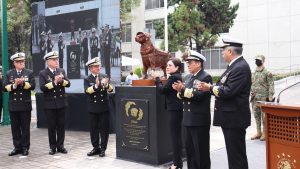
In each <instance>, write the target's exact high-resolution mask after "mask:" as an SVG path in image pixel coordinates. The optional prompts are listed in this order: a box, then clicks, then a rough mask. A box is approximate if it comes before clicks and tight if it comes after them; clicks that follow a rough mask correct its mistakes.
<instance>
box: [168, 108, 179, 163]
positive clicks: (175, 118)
mask: <svg viewBox="0 0 300 169" xmlns="http://www.w3.org/2000/svg"><path fill="white" fill-rule="evenodd" d="M168 113H169V114H170V124H169V125H170V129H171V131H170V133H171V140H172V148H173V164H174V165H175V166H177V167H182V132H181V131H182V109H181V110H168Z"/></svg>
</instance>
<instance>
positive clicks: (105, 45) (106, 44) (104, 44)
mask: <svg viewBox="0 0 300 169" xmlns="http://www.w3.org/2000/svg"><path fill="white" fill-rule="evenodd" d="M111 38H112V33H111V30H109V25H107V24H106V25H105V27H104V32H103V34H102V37H101V48H102V50H103V55H104V56H101V57H102V58H104V66H105V73H106V74H107V76H108V77H109V78H110V50H111Z"/></svg>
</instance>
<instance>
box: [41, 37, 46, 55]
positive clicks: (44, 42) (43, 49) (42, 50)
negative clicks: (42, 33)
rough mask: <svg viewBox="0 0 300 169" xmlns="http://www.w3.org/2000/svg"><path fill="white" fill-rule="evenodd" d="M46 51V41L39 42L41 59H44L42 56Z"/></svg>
mask: <svg viewBox="0 0 300 169" xmlns="http://www.w3.org/2000/svg"><path fill="white" fill-rule="evenodd" d="M46 50H47V45H46V41H45V40H41V41H40V52H41V54H42V55H43V56H42V57H44V55H45V54H46Z"/></svg>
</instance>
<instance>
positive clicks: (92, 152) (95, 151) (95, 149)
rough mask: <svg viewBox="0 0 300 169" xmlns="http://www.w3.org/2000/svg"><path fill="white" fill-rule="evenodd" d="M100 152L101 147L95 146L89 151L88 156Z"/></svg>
mask: <svg viewBox="0 0 300 169" xmlns="http://www.w3.org/2000/svg"><path fill="white" fill-rule="evenodd" d="M98 154H100V148H94V149H93V150H92V151H90V152H88V153H87V156H93V155H98Z"/></svg>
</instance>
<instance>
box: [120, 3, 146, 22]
mask: <svg viewBox="0 0 300 169" xmlns="http://www.w3.org/2000/svg"><path fill="white" fill-rule="evenodd" d="M140 4H141V0H120V19H121V21H125V20H128V19H130V18H131V17H132V16H131V15H130V13H131V9H133V8H136V7H138V6H140Z"/></svg>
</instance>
